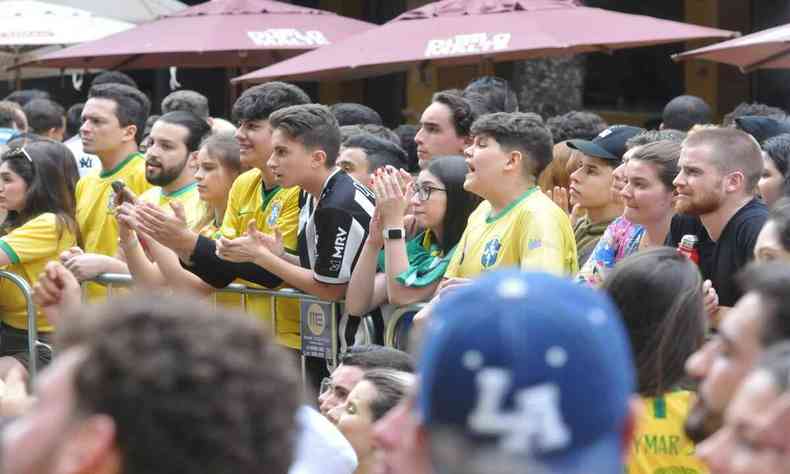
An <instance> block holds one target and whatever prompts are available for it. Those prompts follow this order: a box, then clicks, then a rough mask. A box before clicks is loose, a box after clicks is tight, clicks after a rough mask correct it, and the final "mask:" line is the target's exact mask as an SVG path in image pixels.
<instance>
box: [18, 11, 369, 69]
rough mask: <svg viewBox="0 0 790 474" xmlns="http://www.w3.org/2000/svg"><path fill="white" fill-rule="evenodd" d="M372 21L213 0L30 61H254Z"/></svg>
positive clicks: (155, 64)
mask: <svg viewBox="0 0 790 474" xmlns="http://www.w3.org/2000/svg"><path fill="white" fill-rule="evenodd" d="M372 26H374V25H372V24H371V23H366V22H363V21H358V20H354V19H351V18H346V17H343V16H340V15H336V14H334V13H331V12H327V11H323V10H316V9H312V8H304V7H300V6H296V5H290V4H287V3H280V2H276V1H272V0H212V1H209V2H206V3H202V4H200V5H196V6H194V7H190V8H186V9H184V10H181V11H179V12H176V13H172V14H169V15H165V16H163V17H161V18H160V19H158V20H155V21H152V22H150V23H146V24H143V25H140V26H138V27H137V28H134V29H132V30H129V31H125V32H123V33H119V34H116V35H112V36H108V37H106V38H103V39H101V40H98V41H92V42H90V43H85V44H81V45H78V46H74V47H72V48H67V49H64V50H62V51H58V52H56V53H53V54H47V55H45V56H43V57H40V58H36V59H35V60H33V61H32V62H31V63H28V64H30V65H35V66H44V67H59V68H62V67H77V68H101V69H119V68H126V69H150V68H160V67H167V66H178V67H226V68H231V67H245V66H247V65H255V66H260V65H264V64H271V63H273V62H276V61H279V60H282V59H283V58H286V57H289V56H293V55H296V54H299V53H301V52H304V51H307V50H310V49H314V48H318V47H320V46H324V45H327V44H330V43H334V42H336V41H338V40H340V39H342V38H345V37H346V36H349V35H352V34H355V33H360V32H362V31H364V30H366V29H369V28H371V27H372Z"/></svg>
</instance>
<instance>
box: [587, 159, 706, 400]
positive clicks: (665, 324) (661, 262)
mask: <svg viewBox="0 0 790 474" xmlns="http://www.w3.org/2000/svg"><path fill="white" fill-rule="evenodd" d="M648 146H649V145H648ZM603 289H604V290H606V291H607V292H608V293H609V296H611V297H612V300H613V301H614V303H615V305H616V306H617V307H618V309H619V310H620V314H621V315H622V319H623V322H624V323H625V327H626V330H627V331H628V334H629V338H630V340H631V347H633V348H634V360H635V362H636V367H637V372H638V381H639V384H638V385H639V386H638V391H639V394H640V395H642V396H645V397H657V396H661V395H663V394H664V393H666V392H667V391H669V390H671V389H672V388H673V387H675V386H676V385H677V384H678V383H679V382H681V381H682V380H683V379H684V377H685V368H684V367H685V362H686V359H688V358H689V356H691V354H693V353H694V352H695V351H696V350H697V349H698V348H699V347H700V346H701V345H702V343H703V341H704V338H705V329H706V324H705V311H704V308H703V304H702V277H701V276H700V273H699V270H698V269H697V267H696V266H694V264H693V263H692V262H691V261H690V260H689V259H687V258H686V257H684V256H683V255H680V254H678V253H677V250H675V249H673V248H669V247H658V248H654V249H649V250H645V251H642V252H638V253H636V254H634V255H631V256H629V257H627V258H626V259H624V260H623V261H622V262H620V263H619V264H618V265H617V266H616V267H615V268H614V270H613V271H612V272H611V273H610V274H609V275H608V276H607V277H606V279H605V280H604V282H603ZM646 295H650V297H649V298H646V297H645V296H646Z"/></svg>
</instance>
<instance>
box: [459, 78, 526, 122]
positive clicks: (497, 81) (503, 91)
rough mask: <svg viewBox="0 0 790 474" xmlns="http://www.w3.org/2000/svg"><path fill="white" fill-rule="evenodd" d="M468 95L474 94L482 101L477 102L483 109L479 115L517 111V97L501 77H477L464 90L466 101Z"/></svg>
mask: <svg viewBox="0 0 790 474" xmlns="http://www.w3.org/2000/svg"><path fill="white" fill-rule="evenodd" d="M469 94H476V95H477V96H478V97H479V98H480V99H482V100H479V105H480V106H482V108H483V111H482V113H481V114H486V113H493V112H517V111H518V96H516V92H515V91H514V90H513V88H512V87H510V83H509V82H508V81H507V80H505V79H502V78H501V77H496V76H482V77H478V78H477V79H475V80H474V81H472V82H470V83H469V85H467V86H466V88H465V89H464V92H463V95H464V97H466V98H467V99H468V96H469Z"/></svg>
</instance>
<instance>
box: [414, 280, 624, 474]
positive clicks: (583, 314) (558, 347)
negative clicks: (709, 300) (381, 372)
mask: <svg viewBox="0 0 790 474" xmlns="http://www.w3.org/2000/svg"><path fill="white" fill-rule="evenodd" d="M418 370H419V375H420V387H419V392H418V397H417V403H418V408H419V411H420V415H421V417H422V422H423V425H424V426H425V427H426V429H428V431H429V432H430V431H431V430H432V429H434V428H435V429H439V428H441V429H443V430H446V429H448V428H449V429H452V430H455V431H457V432H458V433H462V434H463V435H464V436H465V437H466V438H468V439H470V440H473V441H475V442H476V443H479V444H480V445H483V444H490V445H491V446H495V447H496V448H497V449H500V450H502V452H503V454H508V455H516V456H518V455H523V456H524V458H525V459H530V460H534V461H538V462H539V463H541V464H542V465H544V466H546V467H547V468H548V469H549V470H551V472H555V471H556V472H562V473H564V474H575V473H581V472H584V473H592V472H594V473H596V474H621V473H622V472H623V452H624V451H623V450H624V448H623V443H624V439H623V433H624V429H625V426H626V421H627V419H628V417H629V413H630V408H629V401H630V399H631V397H632V395H633V394H634V391H635V387H636V383H635V370H634V363H633V356H632V353H631V347H630V343H629V339H628V335H627V333H626V331H625V328H624V326H623V323H622V321H621V318H620V315H619V313H618V312H617V310H616V309H615V307H614V305H613V304H612V303H611V302H610V301H609V299H608V297H606V296H605V295H604V294H603V293H601V292H598V291H596V290H592V289H589V288H586V287H584V286H581V285H577V284H575V283H573V282H571V281H569V280H565V279H561V278H558V277H555V276H551V275H548V274H543V273H523V272H519V271H517V270H505V271H500V272H492V273H490V274H487V275H486V276H483V277H482V278H480V279H479V280H478V281H476V282H474V283H472V284H470V285H469V286H468V287H464V288H461V289H458V290H456V291H455V292H453V293H450V294H448V295H447V296H445V297H444V298H442V299H441V300H440V301H439V303H438V304H437V306H436V307H435V309H434V311H433V316H432V319H431V324H430V327H429V329H428V330H427V333H426V336H425V345H424V347H423V349H422V352H421V355H420V361H419V365H418Z"/></svg>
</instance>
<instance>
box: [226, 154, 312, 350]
mask: <svg viewBox="0 0 790 474" xmlns="http://www.w3.org/2000/svg"><path fill="white" fill-rule="evenodd" d="M263 187H264V186H263V179H262V176H261V171H260V170H258V169H252V170H250V171H247V172H246V173H243V174H242V175H240V176H239V177H238V178H236V181H234V182H233V187H231V189H230V196H229V197H228V207H227V209H226V211H225V218H224V220H223V222H222V229H221V233H222V235H224V236H225V237H227V238H231V239H232V238H236V237H240V236H242V235H244V234H245V233H246V232H247V224H248V223H249V222H250V220H252V219H255V222H256V225H257V227H258V230H260V231H261V232H263V233H265V234H272V233H273V232H274V231H273V229H274V227H277V228H278V229H279V230H280V232H281V233H282V235H283V244H284V246H285V249H286V251H288V252H292V253H293V252H296V236H297V232H298V228H299V188H298V187H293V188H285V189H282V188H279V187H275V188H273V189H270V190H269V191H264V189H263ZM239 283H242V284H244V285H247V286H250V287H258V288H260V286H259V285H256V284H254V283H250V282H246V281H239ZM247 311H248V312H251V313H253V314H255V315H257V316H258V317H259V318H261V319H263V320H264V321H266V322H271V321H272V317H271V316H272V311H271V298H270V297H268V296H254V297H250V298H249V299H248V302H247ZM276 312H277V317H276V319H275V321H274V332H275V334H276V336H277V341H278V342H279V343H280V344H283V345H285V346H288V347H291V348H294V349H299V348H300V347H301V344H302V341H301V339H300V336H299V319H300V318H299V302H298V300H295V299H286V298H278V299H277V305H276Z"/></svg>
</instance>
